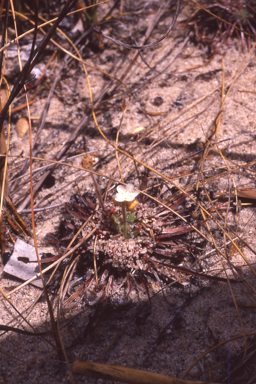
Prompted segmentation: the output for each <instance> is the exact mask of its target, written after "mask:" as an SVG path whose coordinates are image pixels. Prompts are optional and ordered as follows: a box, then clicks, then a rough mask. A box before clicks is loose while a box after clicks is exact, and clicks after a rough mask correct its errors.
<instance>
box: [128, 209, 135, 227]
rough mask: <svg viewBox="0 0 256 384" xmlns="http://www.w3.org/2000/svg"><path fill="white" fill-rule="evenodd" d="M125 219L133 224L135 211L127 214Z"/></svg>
mask: <svg viewBox="0 0 256 384" xmlns="http://www.w3.org/2000/svg"><path fill="white" fill-rule="evenodd" d="M127 221H128V223H130V224H133V223H134V221H135V213H134V212H131V213H130V214H129V215H127Z"/></svg>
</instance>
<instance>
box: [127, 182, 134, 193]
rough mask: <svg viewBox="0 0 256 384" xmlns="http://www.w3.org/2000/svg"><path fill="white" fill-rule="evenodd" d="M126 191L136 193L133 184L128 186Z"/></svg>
mask: <svg viewBox="0 0 256 384" xmlns="http://www.w3.org/2000/svg"><path fill="white" fill-rule="evenodd" d="M126 191H131V192H132V191H134V186H133V185H132V184H131V183H129V184H127V185H126Z"/></svg>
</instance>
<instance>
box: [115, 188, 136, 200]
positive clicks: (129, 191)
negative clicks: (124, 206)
mask: <svg viewBox="0 0 256 384" xmlns="http://www.w3.org/2000/svg"><path fill="white" fill-rule="evenodd" d="M133 188H134V187H133V185H132V184H127V185H126V186H123V185H118V186H117V188H116V189H117V194H116V196H115V201H117V202H118V203H123V202H124V201H128V202H131V201H134V200H135V199H136V197H137V196H138V194H139V193H140V191H135V190H134V189H133Z"/></svg>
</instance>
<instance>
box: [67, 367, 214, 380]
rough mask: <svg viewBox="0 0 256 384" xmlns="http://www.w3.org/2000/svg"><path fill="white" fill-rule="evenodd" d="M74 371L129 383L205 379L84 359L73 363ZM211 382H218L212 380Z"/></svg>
mask: <svg viewBox="0 0 256 384" xmlns="http://www.w3.org/2000/svg"><path fill="white" fill-rule="evenodd" d="M73 371H74V373H77V374H80V375H83V376H92V377H96V378H100V379H105V380H114V381H119V382H122V383H129V384H155V383H158V384H203V381H191V380H179V379H176V378H174V377H169V376H164V375H160V374H158V373H151V372H148V371H139V370H137V369H131V368H124V367H117V366H113V365H105V364H99V363H91V362H82V361H75V362H74V363H73ZM209 384H210V383H209ZM211 384H216V383H214V382H211Z"/></svg>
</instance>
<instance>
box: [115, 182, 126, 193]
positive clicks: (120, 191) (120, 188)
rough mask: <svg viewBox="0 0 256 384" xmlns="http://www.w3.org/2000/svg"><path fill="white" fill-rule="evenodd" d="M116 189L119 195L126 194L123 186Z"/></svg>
mask: <svg viewBox="0 0 256 384" xmlns="http://www.w3.org/2000/svg"><path fill="white" fill-rule="evenodd" d="M116 189H117V191H118V192H119V193H123V192H125V191H126V188H125V187H124V186H123V185H121V184H120V185H118V186H117V187H116Z"/></svg>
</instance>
